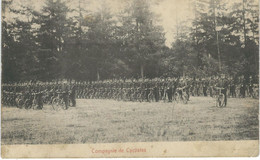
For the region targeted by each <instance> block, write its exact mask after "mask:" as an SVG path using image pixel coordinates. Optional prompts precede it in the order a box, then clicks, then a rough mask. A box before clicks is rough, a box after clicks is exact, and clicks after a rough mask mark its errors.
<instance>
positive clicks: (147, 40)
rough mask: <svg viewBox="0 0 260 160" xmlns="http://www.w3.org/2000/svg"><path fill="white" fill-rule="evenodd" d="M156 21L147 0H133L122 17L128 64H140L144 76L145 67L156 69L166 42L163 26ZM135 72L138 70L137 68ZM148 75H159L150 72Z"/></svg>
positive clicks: (141, 73)
mask: <svg viewBox="0 0 260 160" xmlns="http://www.w3.org/2000/svg"><path fill="white" fill-rule="evenodd" d="M155 22H156V17H155V15H154V14H153V13H152V12H151V11H150V5H149V3H148V2H147V1H146V0H141V1H138V0H133V1H132V3H131V4H129V7H128V8H126V10H125V12H124V16H123V17H122V28H123V29H124V30H123V32H124V40H123V41H124V42H123V48H124V51H125V53H126V56H127V58H128V64H129V65H130V66H131V68H134V67H135V66H138V67H139V70H140V75H141V77H142V78H143V77H144V76H145V73H144V70H145V69H146V70H147V71H148V72H149V69H153V71H155V70H154V69H156V67H155V66H154V65H156V64H158V61H157V62H156V61H155V60H156V59H157V60H158V56H160V54H161V49H162V47H163V46H164V42H165V38H164V33H163V32H162V28H161V26H157V25H156V23H155ZM151 62H156V63H151ZM152 64H154V65H152ZM134 72H137V70H136V69H135V68H134ZM147 76H149V77H154V76H157V75H156V74H154V73H153V74H152V73H150V74H149V73H148V74H147Z"/></svg>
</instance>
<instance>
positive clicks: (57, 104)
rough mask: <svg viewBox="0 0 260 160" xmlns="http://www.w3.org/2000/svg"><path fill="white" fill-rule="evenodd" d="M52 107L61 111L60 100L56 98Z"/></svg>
mask: <svg viewBox="0 0 260 160" xmlns="http://www.w3.org/2000/svg"><path fill="white" fill-rule="evenodd" d="M51 106H52V108H53V109H54V110H59V109H60V100H59V99H58V98H54V99H53V100H52V103H51Z"/></svg>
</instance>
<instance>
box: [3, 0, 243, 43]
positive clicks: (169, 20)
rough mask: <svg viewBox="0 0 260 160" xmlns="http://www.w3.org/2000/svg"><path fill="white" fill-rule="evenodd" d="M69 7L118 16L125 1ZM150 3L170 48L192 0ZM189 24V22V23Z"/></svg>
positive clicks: (88, 0)
mask: <svg viewBox="0 0 260 160" xmlns="http://www.w3.org/2000/svg"><path fill="white" fill-rule="evenodd" d="M64 1H66V2H67V4H68V6H70V7H72V8H73V7H78V4H79V1H80V2H81V3H80V4H81V7H82V8H84V9H86V10H90V11H92V12H95V11H97V10H98V9H99V8H100V5H101V4H102V3H105V5H108V7H109V8H111V12H112V13H113V14H120V11H122V10H123V9H124V5H125V3H124V2H125V1H127V0H64ZM149 1H151V4H153V5H151V10H152V11H153V12H154V13H155V14H157V15H159V19H160V20H159V21H158V22H157V24H158V25H161V26H162V27H163V28H164V32H165V38H166V45H167V46H169V47H170V45H171V43H172V42H173V41H174V35H175V34H176V25H177V24H179V23H180V22H181V21H184V22H185V21H187V20H190V19H192V18H194V12H193V6H192V5H191V3H190V2H191V1H193V0H149ZM222 1H223V2H224V1H225V2H226V3H227V5H231V4H232V3H234V2H239V1H242V0H232V1H229V0H222ZM43 4H44V0H14V4H13V6H12V7H13V8H16V7H17V6H19V5H25V6H30V7H31V8H34V9H36V10H40V8H41V7H42V6H43ZM6 16H7V17H8V16H9V18H10V17H11V18H14V17H15V15H10V14H8V13H7V14H6ZM190 22H191V21H190ZM185 25H186V26H190V25H191V23H188V22H186V23H185Z"/></svg>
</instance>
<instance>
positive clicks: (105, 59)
mask: <svg viewBox="0 0 260 160" xmlns="http://www.w3.org/2000/svg"><path fill="white" fill-rule="evenodd" d="M69 2H71V1H69V0H68V1H65V0H45V2H44V4H43V5H42V6H41V8H40V9H35V8H33V7H30V6H26V5H20V6H19V7H16V8H13V7H12V5H14V3H16V1H15V0H3V1H2V7H3V8H2V11H3V14H2V81H3V82H19V81H20V82H23V81H29V80H39V81H51V80H57V79H74V80H77V81H83V80H90V81H93V80H103V79H114V78H123V77H124V78H131V77H134V78H143V77H146V78H154V77H173V76H192V77H197V76H199V77H204V76H213V75H220V74H225V75H231V76H240V75H244V76H245V77H249V76H256V75H258V74H259V72H258V67H259V64H258V63H259V61H258V59H259V54H258V52H259V49H258V48H259V33H258V29H259V28H258V23H259V10H258V9H259V7H258V1H257V0H238V1H237V2H236V3H232V6H229V7H228V8H227V5H226V4H225V2H228V1H223V0H189V1H188V3H189V5H190V6H192V7H191V9H192V11H193V13H194V14H193V16H194V17H193V18H190V19H185V20H182V19H179V21H178V23H177V25H175V26H174V27H175V29H176V34H175V35H174V37H173V38H174V41H173V42H172V44H171V46H167V45H166V44H165V41H166V38H165V31H164V28H163V26H162V25H160V23H158V22H159V21H160V15H157V14H155V13H154V12H153V11H152V10H151V8H152V6H153V5H158V3H161V0H158V1H156V0H153V1H151V0H150V1H149V0H122V5H123V6H124V8H123V9H122V11H120V14H114V12H112V9H111V8H109V5H107V4H106V3H109V1H104V2H103V3H100V7H99V9H98V10H96V11H90V10H87V9H86V8H84V7H83V6H84V5H86V3H88V1H83V0H73V2H72V3H74V4H75V6H77V7H74V8H72V7H70V5H69ZM173 2H174V1H173ZM83 4H84V5H83ZM11 13H12V15H13V16H12V20H10V18H7V17H8V15H9V14H11ZM169 16H170V15H169ZM188 24H190V25H188Z"/></svg>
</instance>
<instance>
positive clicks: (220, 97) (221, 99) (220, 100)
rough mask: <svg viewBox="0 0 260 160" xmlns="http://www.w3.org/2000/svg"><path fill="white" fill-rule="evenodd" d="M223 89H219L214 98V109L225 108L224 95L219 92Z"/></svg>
mask: <svg viewBox="0 0 260 160" xmlns="http://www.w3.org/2000/svg"><path fill="white" fill-rule="evenodd" d="M222 89H223V88H220V89H219V94H218V95H217V97H216V107H219V108H221V107H224V106H225V95H224V94H223V93H222V92H221V90H222Z"/></svg>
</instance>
